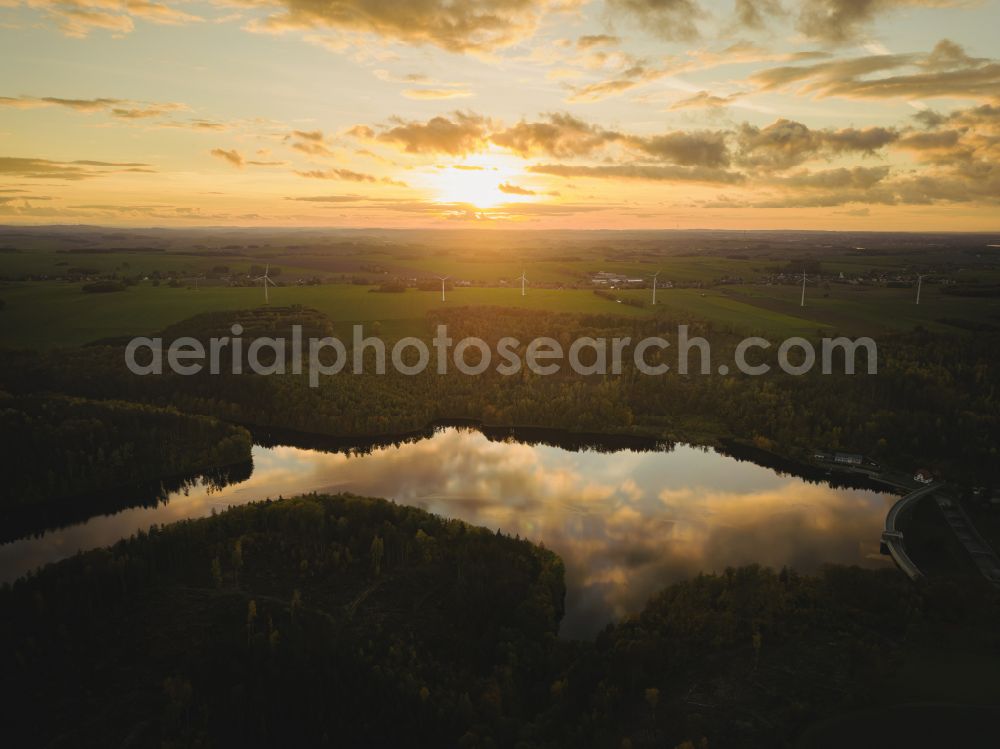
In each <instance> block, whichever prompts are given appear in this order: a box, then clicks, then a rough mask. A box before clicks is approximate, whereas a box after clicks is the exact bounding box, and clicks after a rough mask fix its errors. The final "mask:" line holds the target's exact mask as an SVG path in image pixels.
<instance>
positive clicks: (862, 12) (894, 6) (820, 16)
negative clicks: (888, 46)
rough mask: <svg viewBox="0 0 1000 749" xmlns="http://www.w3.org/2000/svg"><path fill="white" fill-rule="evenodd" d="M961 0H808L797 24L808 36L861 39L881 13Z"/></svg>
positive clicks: (841, 40) (842, 40) (849, 39)
mask: <svg viewBox="0 0 1000 749" xmlns="http://www.w3.org/2000/svg"><path fill="white" fill-rule="evenodd" d="M960 4H961V2H960V0H804V1H803V2H802V3H801V5H800V8H799V14H798V19H797V24H796V25H797V27H798V29H799V31H801V32H802V33H803V34H805V35H806V36H808V37H810V38H813V39H818V40H821V41H824V42H830V43H841V42H857V41H858V37H859V35H860V34H861V33H862V32H863V30H864V28H865V27H866V26H867V25H868V24H870V23H871V22H872V21H874V20H875V19H876V18H877V17H878V16H880V15H883V14H886V13H890V12H892V11H895V10H898V9H900V8H907V7H910V8H912V7H929V8H934V7H948V6H955V5H960Z"/></svg>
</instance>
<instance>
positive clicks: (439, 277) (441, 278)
mask: <svg viewBox="0 0 1000 749" xmlns="http://www.w3.org/2000/svg"><path fill="white" fill-rule="evenodd" d="M435 278H437V280H438V281H440V282H441V301H442V302H443V301H444V282H445V281H447V280H448V279H449V278H451V276H435Z"/></svg>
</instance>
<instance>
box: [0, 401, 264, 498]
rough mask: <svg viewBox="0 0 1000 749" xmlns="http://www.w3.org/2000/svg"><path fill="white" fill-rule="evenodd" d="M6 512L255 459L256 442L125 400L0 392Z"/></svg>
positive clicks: (232, 429) (238, 430)
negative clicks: (252, 453)
mask: <svg viewBox="0 0 1000 749" xmlns="http://www.w3.org/2000/svg"><path fill="white" fill-rule="evenodd" d="M0 435H3V436H4V439H3V443H4V459H5V461H8V462H9V465H11V466H16V470H14V471H10V472H8V473H7V475H6V477H5V480H4V482H3V485H2V488H0V512H3V511H9V510H12V509H19V508H22V507H24V506H31V505H38V504H44V503H48V502H57V501H59V500H65V499H68V498H74V497H82V496H84V495H87V494H90V493H92V492H96V491H98V490H108V489H114V488H116V487H119V488H120V487H128V486H133V485H138V484H144V483H147V482H150V481H154V480H160V479H163V478H169V477H179V476H183V475H187V474H191V473H196V472H203V471H210V470H211V469H216V468H219V467H223V466H229V465H234V464H238V463H243V462H246V461H248V460H249V459H250V448H251V441H250V434H249V432H247V430H246V429H243V428H242V427H237V426H233V425H230V424H225V423H223V422H220V421H218V420H217V419H215V418H212V417H209V416H198V415H188V414H183V413H180V412H179V411H177V410H176V409H174V408H170V407H167V408H159V407H154V406H150V405H144V404H138V403H126V402H122V401H118V400H100V401H96V400H88V399H84V398H77V397H69V396H64V395H43V394H28V395H20V396H18V397H15V396H13V395H11V394H10V393H6V392H2V391H0Z"/></svg>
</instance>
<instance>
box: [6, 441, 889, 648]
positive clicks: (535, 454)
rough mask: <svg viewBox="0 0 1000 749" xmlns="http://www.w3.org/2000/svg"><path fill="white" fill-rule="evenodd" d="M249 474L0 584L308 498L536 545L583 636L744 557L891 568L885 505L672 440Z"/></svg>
mask: <svg viewBox="0 0 1000 749" xmlns="http://www.w3.org/2000/svg"><path fill="white" fill-rule="evenodd" d="M253 463H254V469H253V473H252V475H251V476H250V478H249V479H247V480H246V481H243V482H242V483H238V484H234V485H231V486H228V487H225V488H223V489H212V488H210V487H209V486H207V485H205V484H196V485H195V486H193V487H191V488H190V489H188V490H186V491H180V492H175V493H172V494H170V495H169V498H168V501H167V502H166V503H163V504H161V505H159V506H156V507H141V508H134V509H128V510H124V511H122V512H118V513H116V514H113V515H106V516H99V517H94V518H91V519H90V520H88V521H87V522H84V523H79V524H76V525H71V526H69V527H65V528H61V529H58V530H53V531H49V532H46V533H45V534H44V535H41V536H39V537H32V538H22V539H20V540H17V541H14V542H12V543H7V544H3V545H2V546H0V579H3V580H12V579H14V578H16V577H18V576H20V575H22V574H24V573H25V572H27V571H28V570H31V569H34V568H36V567H38V566H40V565H42V564H45V563H47V562H51V561H55V560H57V559H61V558H64V557H67V556H70V555H72V554H74V553H75V552H76V551H78V550H80V549H90V548H94V547H98V546H105V545H109V544H112V543H114V542H115V541H117V540H118V539H120V538H122V537H127V536H129V535H131V534H133V533H134V532H135V531H136V530H138V529H144V528H147V527H148V526H150V525H152V524H154V523H169V522H172V521H175V520H180V519H183V518H190V517H200V516H203V515H208V514H210V513H211V511H212V510H213V509H215V510H223V509H225V508H226V507H227V506H229V505H235V504H243V503H245V502H250V501H253V500H259V499H264V498H266V497H272V498H276V497H278V496H285V497H288V496H293V495H295V494H300V493H303V492H310V491H320V492H337V491H349V492H354V493H356V494H362V495H371V496H377V497H386V498H391V499H394V500H395V501H397V502H399V503H403V504H407V505H413V506H416V507H421V508H424V509H427V510H429V511H431V512H435V513H438V514H440V515H444V516H447V517H455V518H460V519H462V520H465V521H468V522H469V523H472V524H475V525H483V526H487V527H489V528H499V529H501V530H502V531H503V532H504V533H509V534H511V535H513V534H515V533H516V534H519V535H521V536H522V537H527V538H529V539H530V540H532V541H535V542H542V543H544V544H545V545H546V546H547V547H548V548H550V549H552V550H554V551H555V552H557V553H558V554H559V555H560V556H561V557H562V558H563V560H564V561H565V563H566V585H567V597H566V617H565V619H564V622H563V629H562V633H563V635H565V636H568V637H589V636H593V635H594V634H595V633H596V632H597V631H599V630H600V629H601V628H603V626H604V625H605V624H607V622H609V621H610V620H612V619H615V618H619V617H621V616H623V615H625V614H627V613H631V612H634V611H637V610H639V609H640V608H641V607H642V606H643V604H644V603H645V601H646V600H647V599H648V598H649V596H650V595H652V594H653V593H655V592H656V591H657V590H659V589H660V588H662V587H664V586H665V585H667V584H669V583H671V582H675V581H677V580H680V579H683V578H686V577H690V576H692V575H694V574H697V573H698V572H702V571H704V572H712V571H721V570H723V569H724V568H725V567H727V566H729V565H740V564H748V563H751V562H758V563H760V564H764V565H770V566H773V567H781V566H782V565H789V566H793V567H795V568H796V569H798V570H800V571H802V572H808V571H811V570H815V569H816V568H817V567H818V566H819V565H821V564H823V563H824V562H837V563H843V564H860V565H863V566H882V565H887V564H891V562H889V561H888V560H887V558H886V557H882V556H880V555H879V534H880V531H881V529H882V523H883V520H884V518H885V514H886V512H887V511H888V509H889V507H890V506H891V505H892V503H893V502H894V501H895V498H894V497H893V496H891V495H888V494H878V493H875V492H871V491H864V490H856V489H835V488H832V487H830V486H828V485H826V484H815V483H809V482H807V481H804V480H802V479H800V478H797V477H795V476H788V475H780V474H778V473H776V472H774V471H773V470H771V469H769V468H764V467H761V466H758V465H754V464H753V463H750V462H745V461H738V460H736V459H734V458H731V457H727V456H725V455H721V454H719V453H716V452H714V451H712V450H705V449H701V448H696V447H690V446H685V445H681V446H678V447H676V448H675V449H673V450H669V451H652V452H640V451H632V450H621V451H618V452H610V453H607V452H596V451H592V450H583V451H572V450H567V449H563V448H560V447H551V446H546V445H528V444H523V443H518V442H512V441H506V442H505V441H497V440H491V439H489V438H487V437H486V436H485V435H483V434H481V433H479V432H477V431H473V430H466V429H456V428H442V429H439V430H436V431H435V432H434V433H433V435H432V436H431V437H429V438H427V439H421V440H419V441H415V442H411V443H406V444H400V445H395V446H387V447H376V448H375V449H373V450H372V451H371V452H370V453H368V454H362V455H349V454H344V453H337V452H322V451H318V450H308V449H301V448H296V447H261V446H257V447H255V448H254V451H253Z"/></svg>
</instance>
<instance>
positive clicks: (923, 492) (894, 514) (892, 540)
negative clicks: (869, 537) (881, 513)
mask: <svg viewBox="0 0 1000 749" xmlns="http://www.w3.org/2000/svg"><path fill="white" fill-rule="evenodd" d="M940 488H941V484H940V483H934V484H928V485H927V486H922V487H920V488H919V489H915V490H913V491H912V492H910V493H909V494H907V495H906V496H905V497H902V498H901V499H900V500H899V501H898V502H896V504H894V505H893V506H892V509H890V510H889V514H887V515H886V516H885V530H884V531H882V543H884V544H885V545H886V548H888V549H889V554H890V555H891V556H892V558H893V561H895V562H896V565H897V566H898V567H899V568H900V569H901V570H902V571H903V572H905V573H906V575H907V577H909V578H910V579H911V580H916V579H917V578H918V577H923V576H924V574H923V573H922V572H921V571H920V569H919V568H918V567H917V565H915V564H914V563H913V560H912V559H910V557H909V556H908V555H907V553H906V549H905V547H904V546H903V532H902V531H901V530H899V518H900V515H902V513H903V512H905V511H907V510H909V509H910V508H911V507H912V506H913V504H914V503H916V502H917V500H919V499H921V498H922V497H926V496H927V495H928V494H932V493H934V492H935V491H937V490H938V489H940Z"/></svg>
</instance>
